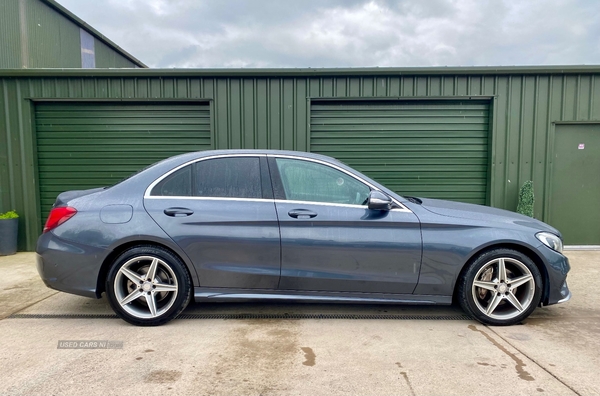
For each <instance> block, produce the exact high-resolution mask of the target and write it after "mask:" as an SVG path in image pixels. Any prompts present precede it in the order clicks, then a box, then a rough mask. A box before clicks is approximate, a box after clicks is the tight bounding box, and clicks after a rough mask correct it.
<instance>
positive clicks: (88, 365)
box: [0, 251, 600, 395]
mask: <svg viewBox="0 0 600 396" xmlns="http://www.w3.org/2000/svg"><path fill="white" fill-rule="evenodd" d="M566 254H567V256H568V257H569V259H570V261H571V266H572V270H571V273H570V275H569V278H568V282H569V287H570V289H571V291H572V293H573V298H572V299H571V301H569V302H567V303H565V304H560V305H554V306H550V307H544V308H538V309H536V311H534V313H533V314H532V315H531V317H530V318H529V319H527V320H526V321H525V322H524V323H523V324H521V325H515V326H511V327H490V326H484V325H482V324H480V323H479V322H476V321H473V320H470V319H468V318H467V317H466V316H465V315H464V313H463V312H462V311H461V310H460V309H459V308H457V307H414V306H401V305H359V304H343V305H334V304H286V303H256V302H252V303H248V302H246V303H210V304H208V303H206V304H191V305H190V307H188V308H187V309H186V310H185V311H184V314H183V319H177V320H174V321H172V322H171V323H169V324H167V325H164V326H161V327H151V328H140V327H135V326H131V325H129V324H127V323H126V322H124V321H122V320H120V319H116V318H114V314H113V312H112V311H111V309H110V307H109V306H108V303H107V301H106V299H100V300H94V299H88V298H84V297H78V296H72V295H68V294H65V293H60V292H56V291H53V290H50V289H48V288H46V287H45V286H44V284H43V283H42V282H41V280H40V279H39V276H38V275H37V272H36V270H35V256H34V254H32V253H19V254H17V255H14V256H8V257H0V334H2V337H1V338H0V351H1V353H0V370H1V372H2V381H0V394H2V395H5V394H6V395H32V394H33V395H37V394H39V395H49V394H61V395H63V394H66V395H82V394H86V395H96V394H98V395H100V394H102V395H121V394H148V393H150V394H159V393H160V394H167V395H168V394H173V395H176V394H194V395H196V394H198V395H276V394H277V395H278V394H285V395H295V394H307V395H308V394H310V395H336V394H353V395H354V394H356V395H441V394H444V395H446V394H456V395H482V394H486V395H519V394H524V395H542V394H549V395H599V394H600V375H599V373H600V352H599V351H600V296H599V293H598V292H597V290H596V282H597V279H598V277H599V275H600V273H599V272H600V252H599V251H569V252H567V253H566ZM11 315H12V316H11ZM290 317H292V318H294V319H290ZM298 318H299V319H298ZM67 341H72V342H76V343H77V344H69V343H68V342H67ZM98 341H99V342H107V341H108V344H101V343H100V344H93V342H98ZM82 342H83V344H81V343H82ZM86 342H87V343H86ZM73 345H77V346H78V347H81V346H84V347H88V348H91V347H99V346H102V348H95V349H69V347H70V346H73Z"/></svg>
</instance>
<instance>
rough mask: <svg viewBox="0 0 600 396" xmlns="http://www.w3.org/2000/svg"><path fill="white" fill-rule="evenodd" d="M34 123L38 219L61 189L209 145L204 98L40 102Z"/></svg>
mask: <svg viewBox="0 0 600 396" xmlns="http://www.w3.org/2000/svg"><path fill="white" fill-rule="evenodd" d="M35 129H36V132H37V133H36V135H37V153H38V181H39V193H40V204H41V215H42V220H43V219H44V217H45V216H47V214H48V213H49V212H50V208H51V207H52V204H53V203H54V201H55V200H56V196H57V195H58V194H60V193H61V192H63V191H67V190H79V189H87V188H94V187H98V186H110V185H113V184H115V183H117V182H118V181H120V180H123V179H124V178H126V177H127V176H129V175H131V174H132V173H135V172H136V171H138V170H140V169H142V168H144V167H146V166H148V165H150V164H153V163H155V162H157V161H160V160H162V159H165V158H168V157H171V156H174V155H177V154H182V153H186V152H189V151H199V150H209V149H210V148H211V143H210V112H209V106H208V104H186V103H171V104H161V105H157V104H138V103H118V104H113V103H61V102H58V103H56V102H55V103H38V104H36V106H35Z"/></svg>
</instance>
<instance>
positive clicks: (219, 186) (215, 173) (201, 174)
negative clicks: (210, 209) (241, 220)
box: [193, 157, 262, 198]
mask: <svg viewBox="0 0 600 396" xmlns="http://www.w3.org/2000/svg"><path fill="white" fill-rule="evenodd" d="M194 166H195V177H194V192H193V193H194V196H197V197H215V198H262V187H261V176H260V159H259V158H258V157H231V158H214V159H209V160H204V161H198V162H196V163H195V164H194Z"/></svg>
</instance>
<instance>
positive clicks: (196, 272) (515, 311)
mask: <svg viewBox="0 0 600 396" xmlns="http://www.w3.org/2000/svg"><path fill="white" fill-rule="evenodd" d="M37 268H38V271H39V273H40V276H41V277H42V279H43V281H44V282H45V284H46V285H47V286H48V287H51V288H53V289H56V290H61V291H64V292H67V293H73V294H78V295H82V296H88V297H94V298H100V297H101V295H102V294H103V293H105V295H106V297H107V298H108V301H109V303H110V305H111V306H112V308H113V309H114V311H115V312H116V313H117V315H119V316H120V317H121V318H123V319H124V320H126V321H127V322H129V323H132V324H135V325H142V326H148V325H160V324H164V323H166V322H168V321H170V320H171V319H173V318H175V317H177V315H178V314H179V313H181V311H182V310H183V309H184V308H185V307H186V306H187V305H188V303H189V302H190V300H191V299H192V298H194V300H195V301H197V302H200V301H211V300H219V301H227V300H229V301H231V300H233V299H236V300H239V299H274V300H286V301H322V302H374V303H398V304H451V303H452V302H453V301H455V302H457V303H458V304H460V305H461V306H462V308H463V309H464V310H465V311H466V312H467V313H468V314H469V315H471V316H472V317H474V318H476V319H477V320H479V321H481V322H483V323H485V324H491V325H511V324H515V323H518V322H520V321H522V320H523V319H524V318H526V317H527V316H528V315H529V314H531V312H532V311H533V310H534V309H535V308H536V307H537V306H540V305H551V304H556V303H561V302H564V301H567V300H569V299H570V297H571V293H570V291H569V289H568V286H567V282H566V277H567V272H568V271H569V269H570V266H569V262H568V260H567V258H566V257H565V256H564V255H563V254H562V239H561V235H560V233H559V232H558V231H557V230H556V229H554V228H552V227H551V226H549V225H547V224H545V223H542V222H540V221H538V220H535V219H532V218H529V217H526V216H522V215H519V214H516V213H512V212H508V211H504V210H500V209H494V208H490V207H486V206H479V205H472V204H465V203H458V202H450V201H443V200H435V199H425V198H415V197H408V196H400V195H398V194H396V193H394V192H393V191H391V190H389V189H387V188H386V187H384V186H382V185H381V184H379V183H377V182H376V181H374V180H371V179H370V178H368V177H366V176H365V175H363V174H361V173H359V172H357V171H355V170H353V169H352V168H350V167H348V166H346V165H345V164H343V163H342V162H340V161H338V160H336V159H333V158H330V157H326V156H322V155H316V154H309V153H301V152H291V151H270V150H235V151H232V150H226V151H204V152H196V153H188V154H184V155H179V156H176V157H172V158H169V159H166V160H163V161H161V162H159V163H157V164H154V165H152V166H150V167H148V168H146V169H144V170H143V171H141V172H139V173H137V174H135V175H133V176H131V177H130V178H128V179H126V180H124V181H122V182H121V183H119V184H116V185H114V186H112V187H108V188H106V187H105V188H98V189H93V190H85V191H70V192H65V193H62V194H60V195H59V196H58V198H57V200H56V202H55V204H54V206H53V208H52V211H51V212H50V215H49V217H48V220H47V223H46V227H45V228H44V233H43V234H42V235H41V236H40V238H39V240H38V245H37Z"/></svg>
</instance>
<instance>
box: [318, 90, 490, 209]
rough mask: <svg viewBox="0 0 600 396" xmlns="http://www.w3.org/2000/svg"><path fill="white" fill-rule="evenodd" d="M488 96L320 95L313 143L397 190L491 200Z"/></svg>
mask: <svg viewBox="0 0 600 396" xmlns="http://www.w3.org/2000/svg"><path fill="white" fill-rule="evenodd" d="M488 134H489V102H488V101H475V100H468V101H445V100H438V101H395V102H388V101H386V102H383V101H376V102H373V101H372V102H354V101H353V102H314V103H313V105H312V106H311V123H310V149H311V151H312V152H315V153H320V154H325V155H329V156H332V157H335V158H338V159H339V160H341V161H343V162H344V163H346V164H348V165H350V166H352V167H354V168H355V169H357V170H360V171H361V172H363V173H365V174H366V175H368V176H370V177H371V178H373V179H375V180H377V181H379V182H380V183H382V184H384V185H385V186H387V187H388V188H390V189H392V190H394V191H396V192H398V193H399V194H405V195H412V196H419V197H428V198H440V199H449V200H455V201H462V202H470V203H477V204H486V201H487V188H488Z"/></svg>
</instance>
